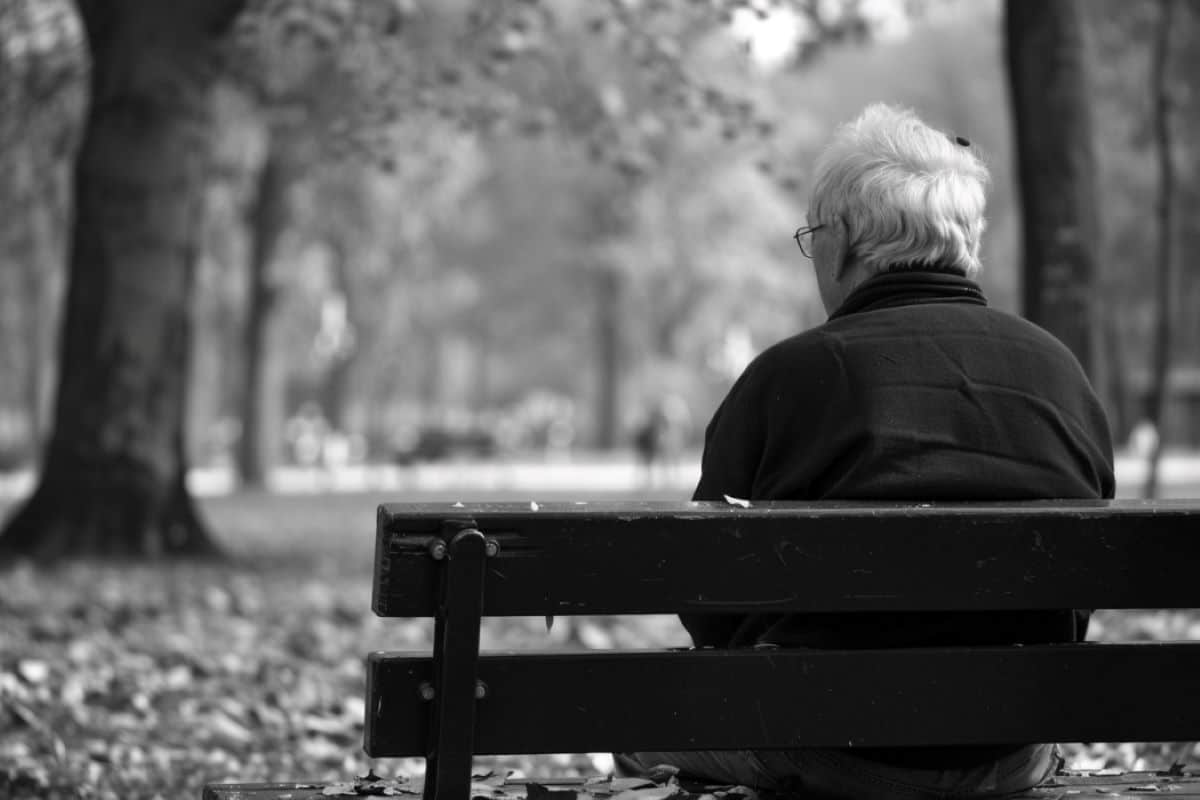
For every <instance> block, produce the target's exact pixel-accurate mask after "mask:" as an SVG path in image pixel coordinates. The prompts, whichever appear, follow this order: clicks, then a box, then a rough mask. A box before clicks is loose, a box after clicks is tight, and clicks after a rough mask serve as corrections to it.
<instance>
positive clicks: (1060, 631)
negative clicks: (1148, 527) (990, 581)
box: [683, 270, 1114, 647]
mask: <svg viewBox="0 0 1200 800" xmlns="http://www.w3.org/2000/svg"><path fill="white" fill-rule="evenodd" d="M1113 484H1114V481H1113V456H1112V442H1111V438H1110V435H1109V429H1108V423H1107V420H1106V418H1105V415H1104V411H1103V409H1102V408H1101V405H1100V403H1099V401H1098V400H1097V398H1096V395H1095V393H1094V392H1093V391H1092V388H1091V386H1090V385H1089V383H1088V380H1087V377H1086V376H1085V375H1084V373H1083V370H1082V369H1081V368H1080V365H1079V363H1078V361H1076V359H1075V357H1074V356H1073V355H1072V354H1071V353H1070V351H1068V350H1067V348H1066V347H1064V346H1063V345H1062V343H1060V342H1059V341H1058V340H1057V339H1055V338H1054V337H1053V336H1051V335H1050V334H1049V333H1047V332H1046V331H1044V330H1043V329H1041V328H1039V327H1037V326H1036V325H1034V324H1032V323H1030V322H1028V321H1026V320H1023V319H1021V318H1019V317H1016V316H1014V315H1012V314H1007V313H1004V312H1001V311H997V310H994V309H990V308H988V307H987V302H986V300H985V299H984V297H983V293H982V292H981V291H980V289H979V287H978V286H977V285H976V284H974V283H972V282H971V281H969V280H967V279H966V278H964V277H962V276H960V275H956V274H950V273H943V272H932V271H913V270H905V271H901V272H890V273H885V274H883V275H881V276H877V277H875V278H872V279H871V280H869V281H867V282H866V283H864V284H863V285H862V286H860V287H859V288H858V289H856V290H855V291H854V292H853V293H852V294H851V296H850V297H849V298H847V300H846V302H845V303H844V305H843V306H842V307H841V308H840V309H838V310H837V311H836V312H835V313H834V314H833V315H832V316H831V317H830V319H829V321H828V322H826V323H825V324H824V325H821V326H819V327H817V328H814V329H812V330H809V331H806V332H804V333H801V334H799V335H796V336H793V337H791V338H789V339H786V340H784V341H782V342H779V343H778V344H776V345H774V346H773V347H771V348H769V349H768V350H766V351H765V352H764V353H762V354H761V355H760V356H759V357H758V358H756V359H755V360H754V361H753V362H752V363H751V364H750V366H749V367H747V368H746V370H745V372H744V373H743V374H742V376H741V377H740V378H739V379H738V380H737V382H736V383H735V384H734V386H733V388H732V389H731V390H730V392H729V395H728V396H727V397H726V398H725V400H724V402H722V404H721V406H720V407H719V408H718V409H717V412H716V414H714V416H713V418H712V421H711V422H710V423H709V426H708V429H707V432H706V436H705V445H704V457H703V462H702V475H701V478H700V483H699V486H698V487H697V488H696V492H695V495H694V499H697V500H716V501H720V500H722V498H723V496H724V495H730V496H733V497H738V498H745V499H749V500H825V499H838V500H930V501H934V500H942V501H953V500H1032V499H1042V498H1108V497H1112V496H1113V489H1114V485H1113ZM683 622H684V624H685V626H686V627H687V629H688V631H689V633H691V635H692V638H693V640H694V641H695V643H696V645H697V646H717V647H728V646H747V645H752V644H756V643H760V642H772V643H775V644H779V645H782V646H789V645H802V646H813V647H887V646H911V645H933V644H955V643H960V644H971V643H979V644H984V643H1008V642H1017V641H1020V642H1025V643H1038V642H1055V641H1072V640H1077V639H1082V638H1083V635H1084V633H1085V632H1086V622H1087V617H1086V614H1083V613H1080V614H1075V615H1073V614H1071V613H1070V612H1019V613H1017V612H1013V613H1007V612H1006V613H987V614H983V613H972V614H966V613H963V614H899V613H896V614H841V615H820V614H811V615H791V616H787V617H781V616H780V615H752V616H717V615H691V616H684V617H683Z"/></svg>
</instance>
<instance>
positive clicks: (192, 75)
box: [0, 0, 242, 559]
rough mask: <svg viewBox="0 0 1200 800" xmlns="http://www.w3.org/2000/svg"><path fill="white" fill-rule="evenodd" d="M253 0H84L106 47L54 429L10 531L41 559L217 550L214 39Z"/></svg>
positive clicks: (98, 46)
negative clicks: (212, 529) (201, 432)
mask: <svg viewBox="0 0 1200 800" xmlns="http://www.w3.org/2000/svg"><path fill="white" fill-rule="evenodd" d="M241 2H242V0H236V1H235V0H219V1H218V0H186V2H185V1H183V0H179V1H177V2H172V3H162V2H161V0H124V2H121V1H120V0H110V1H109V2H107V3H104V4H101V3H99V2H95V1H93V0H78V6H79V9H80V12H81V14H82V16H83V20H84V26H85V29H86V31H87V35H88V44H89V46H90V50H91V56H92V74H91V102H90V107H89V109H88V115H87V121H86V123H85V129H84V135H83V143H82V146H81V148H80V152H79V154H78V156H77V160H76V164H75V171H74V185H75V194H74V202H75V214H74V218H73V230H72V237H71V251H70V257H69V262H68V267H69V275H68V286H67V297H66V307H65V313H64V321H63V333H62V338H61V355H60V359H59V365H60V379H59V385H58V393H57V401H56V405H55V410H54V431H53V433H52V435H51V438H50V442H49V444H48V446H47V450H46V455H45V458H44V460H43V463H44V469H43V471H42V476H41V480H40V482H39V484H38V487H37V489H36V491H35V492H34V494H33V496H32V497H31V498H30V499H29V500H28V502H27V503H26V504H25V505H24V507H23V508H22V509H21V510H20V511H19V512H18V513H17V515H16V516H15V517H13V519H12V520H11V521H10V523H9V524H8V526H7V528H6V529H5V530H4V532H3V534H2V535H0V548H2V549H3V550H4V551H5V552H7V553H9V554H22V555H28V556H33V557H36V558H41V559H53V558H63V557H69V556H85V555H103V556H133V555H181V554H188V555H200V554H215V553H216V551H217V548H216V545H215V543H214V542H213V540H212V539H211V537H210V535H209V533H208V531H207V530H206V528H205V526H204V525H203V524H202V522H201V520H200V518H199V516H198V514H197V510H196V508H195V505H194V503H193V500H192V498H191V496H190V495H189V494H188V491H187V488H186V483H185V478H186V454H185V452H184V435H183V427H184V425H183V423H184V405H185V400H186V391H185V390H186V376H187V374H188V362H189V359H190V356H191V333H192V330H191V319H190V313H189V312H190V309H189V300H190V296H191V290H192V285H193V280H194V276H195V264H196V258H197V253H196V250H197V246H198V242H199V229H200V222H201V218H200V215H201V199H202V189H203V181H204V175H205V169H206V166H207V158H206V155H207V152H208V150H207V133H208V130H207V128H208V113H207V112H208V89H209V85H210V84H211V81H212V78H213V76H214V75H215V70H214V69H212V65H211V64H210V63H208V62H209V60H210V58H212V56H213V55H214V49H213V46H214V44H215V37H216V36H217V35H218V34H219V32H220V31H221V30H223V29H225V28H226V27H227V26H228V25H229V24H230V23H231V22H232V20H233V17H234V16H235V14H236V12H237V11H238V9H239V8H240V5H241Z"/></svg>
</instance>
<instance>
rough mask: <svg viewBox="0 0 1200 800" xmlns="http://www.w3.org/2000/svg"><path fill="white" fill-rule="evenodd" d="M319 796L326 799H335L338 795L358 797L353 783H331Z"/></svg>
mask: <svg viewBox="0 0 1200 800" xmlns="http://www.w3.org/2000/svg"><path fill="white" fill-rule="evenodd" d="M321 794H323V795H326V796H327V797H335V796H339V795H348V796H351V797H356V796H357V795H358V789H357V788H356V787H355V786H354V784H353V783H331V784H329V785H328V786H326V787H325V788H324V789H322V790H321Z"/></svg>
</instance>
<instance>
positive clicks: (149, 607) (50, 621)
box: [0, 493, 1200, 800]
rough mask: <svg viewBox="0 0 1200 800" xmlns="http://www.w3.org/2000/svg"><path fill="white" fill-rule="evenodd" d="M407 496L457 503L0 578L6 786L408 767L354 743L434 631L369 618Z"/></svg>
mask: <svg viewBox="0 0 1200 800" xmlns="http://www.w3.org/2000/svg"><path fill="white" fill-rule="evenodd" d="M399 499H404V500H416V499H420V500H430V499H455V498H449V497H431V496H427V495H423V496H422V497H420V498H413V497H408V498H397V497H395V496H394V495H386V496H385V495H371V494H349V495H330V496H312V495H309V496H288V497H280V496H272V495H265V494H238V495H230V496H226V497H219V498H212V499H209V500H206V501H204V506H205V511H206V512H207V514H208V516H209V519H210V521H211V522H212V524H213V526H214V528H215V529H216V530H217V531H218V532H219V535H220V539H221V541H222V543H223V544H224V545H225V546H226V547H227V548H228V549H229V551H230V552H231V553H232V554H233V556H234V562H233V563H232V564H231V565H225V566H220V565H212V564H198V565H196V564H193V565H146V564H141V565H129V566H120V565H103V564H71V565H64V566H61V567H56V568H52V569H42V568H34V567H32V566H29V565H18V566H16V567H14V568H10V569H7V570H5V571H3V572H0V796H9V795H12V796H25V795H27V796H35V797H52V796H53V797H58V796H62V797H89V798H90V797H96V798H110V797H111V798H117V797H119V798H122V800H124V799H125V798H136V797H198V796H199V794H198V793H199V790H200V787H201V786H202V784H204V783H205V782H209V781H254V780H287V779H304V780H308V779H315V780H346V779H348V778H350V777H352V776H353V775H355V774H363V773H365V772H366V771H367V769H368V768H371V769H374V771H375V772H376V773H377V774H380V775H384V776H387V775H393V774H398V773H404V772H407V771H413V770H416V769H419V763H416V762H411V761H404V760H388V761H386V762H369V761H368V759H366V758H365V756H363V755H362V753H361V750H360V743H361V735H362V716H363V709H362V697H363V665H362V659H363V656H364V654H366V653H367V652H368V651H370V650H379V649H399V650H403V649H426V648H428V647H429V641H430V636H431V633H432V631H431V626H430V625H429V624H428V623H426V622H423V621H407V620H390V619H389V620H381V619H378V618H376V617H375V616H374V615H372V614H371V612H370V573H371V559H372V550H373V544H374V542H373V535H374V509H375V506H376V505H377V504H378V503H379V502H381V501H386V500H399ZM471 499H473V500H474V499H479V500H487V499H527V498H514V497H511V496H507V497H506V496H504V495H502V494H494V493H493V494H490V495H489V494H485V493H473V494H472V497H471ZM536 499H538V500H539V501H552V500H563V499H575V498H567V497H562V496H553V495H549V494H545V495H539V496H538V497H537V498H536ZM587 499H592V500H599V499H604V498H601V497H596V496H594V495H589V496H588V498H587ZM3 512H4V509H0V514H3ZM1095 624H1096V627H1095V629H1094V630H1095V632H1096V633H1098V634H1099V635H1100V636H1101V637H1103V638H1134V639H1165V638H1200V618H1197V617H1196V616H1194V615H1192V614H1188V613H1175V612H1172V613H1140V614H1135V613H1111V612H1109V613H1104V614H1102V615H1100V616H1099V617H1098V619H1097V620H1096V623H1095ZM486 625H487V627H486V629H485V631H484V634H483V640H484V645H485V646H487V647H506V648H520V647H541V648H545V647H572V646H576V647H578V646H588V647H611V646H617V647H647V646H674V645H681V644H684V643H685V642H686V638H685V635H684V633H683V631H682V628H681V627H680V626H679V625H678V623H677V622H676V621H675V620H674V619H673V618H669V617H643V618H621V619H620V620H616V619H603V618H596V619H591V618H589V619H582V620H576V621H572V623H571V624H567V623H566V621H564V620H559V622H558V623H557V624H556V625H555V627H554V628H553V630H552V631H549V632H547V631H546V628H545V625H544V622H543V621H542V620H541V619H516V620H489V621H488V622H487V624H486ZM1137 688H1138V687H1125V686H1114V687H1113V692H1114V694H1117V693H1120V694H1125V693H1130V692H1133V693H1136V692H1137ZM1064 691H1069V687H1064ZM1099 700H1102V698H1098V701H1099ZM1070 753H1071V758H1072V761H1073V763H1074V765H1076V766H1083V767H1103V766H1123V767H1158V766H1165V765H1167V764H1169V763H1171V762H1172V761H1173V760H1175V759H1181V760H1183V759H1189V758H1190V759H1192V760H1193V761H1194V760H1195V758H1196V757H1197V756H1200V753H1193V751H1192V748H1191V746H1190V745H1188V746H1168V745H1149V746H1140V747H1136V748H1135V747H1133V746H1129V745H1120V746H1114V745H1103V744H1098V745H1091V746H1088V747H1084V746H1082V745H1077V746H1073V747H1072V748H1071V750H1070ZM487 765H488V766H499V765H502V766H506V767H513V768H519V769H522V770H523V771H526V772H527V773H530V774H541V775H569V774H575V773H578V772H580V771H584V772H591V771H594V770H595V769H597V768H604V767H605V766H606V765H605V763H604V761H603V759H599V760H597V761H593V760H592V759H590V758H588V757H585V756H575V757H565V756H564V757H552V756H539V757H525V758H509V759H503V760H492V761H488V762H487Z"/></svg>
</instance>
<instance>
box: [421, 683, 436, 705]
mask: <svg viewBox="0 0 1200 800" xmlns="http://www.w3.org/2000/svg"><path fill="white" fill-rule="evenodd" d="M417 692H419V693H420V695H421V699H422V700H424V701H425V702H429V701H430V700H432V699H433V698H434V695H436V694H437V692H435V691H434V690H433V684H432V683H430V682H429V681H423V682H422V683H421V685H420V686H418V687H417Z"/></svg>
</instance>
